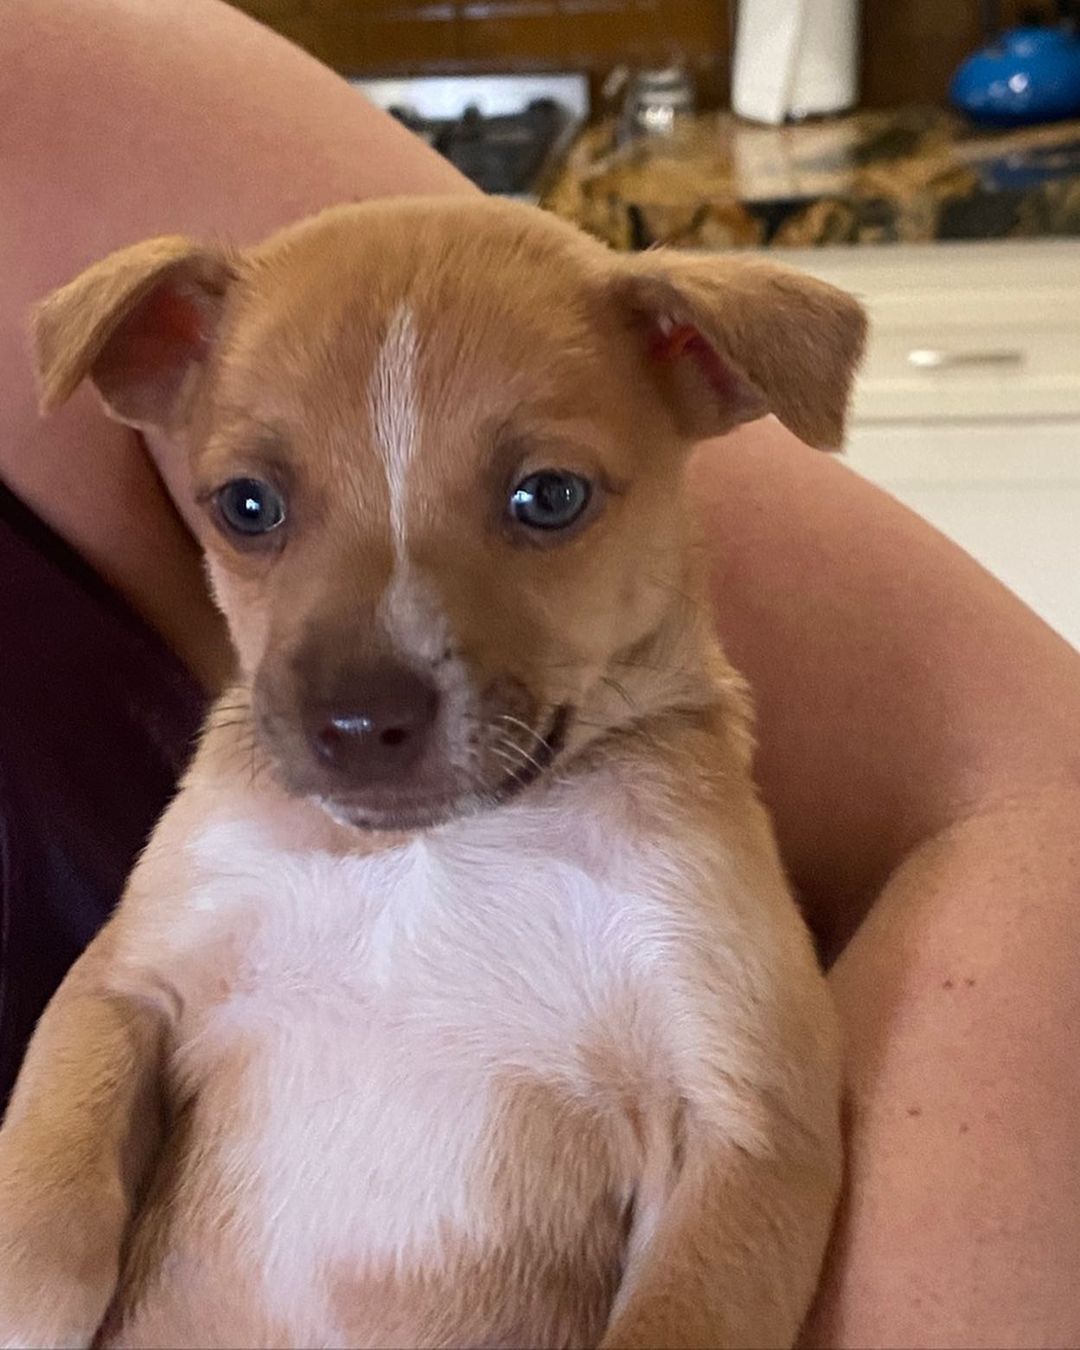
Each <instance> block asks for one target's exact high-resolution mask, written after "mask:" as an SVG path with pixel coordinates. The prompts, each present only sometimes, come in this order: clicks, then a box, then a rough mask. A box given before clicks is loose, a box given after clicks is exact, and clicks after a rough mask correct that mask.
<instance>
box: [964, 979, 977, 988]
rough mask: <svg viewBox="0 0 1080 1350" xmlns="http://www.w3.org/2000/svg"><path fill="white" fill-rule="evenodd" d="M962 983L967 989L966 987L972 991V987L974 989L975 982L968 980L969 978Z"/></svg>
mask: <svg viewBox="0 0 1080 1350" xmlns="http://www.w3.org/2000/svg"><path fill="white" fill-rule="evenodd" d="M964 983H965V984H966V985H967V987H968V988H969V989H974V987H975V981H974V980H972V979H970V978H969V979H966V980H965V981H964Z"/></svg>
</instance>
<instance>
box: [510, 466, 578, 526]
mask: <svg viewBox="0 0 1080 1350" xmlns="http://www.w3.org/2000/svg"><path fill="white" fill-rule="evenodd" d="M591 496H592V484H591V483H590V482H589V480H588V479H587V478H581V477H580V476H579V475H578V474H576V473H568V472H567V471H565V470H563V469H543V470H541V472H539V473H531V474H529V476H528V477H527V478H523V479H522V480H521V482H520V483H519V484H518V485H517V487H516V488H514V490H513V492H512V493H511V494H510V514H511V516H513V518H514V520H516V521H518V522H519V524H521V525H527V526H528V527H529V528H530V529H533V530H565V529H566V527H567V526H568V525H573V523H574V521H575V520H577V519H578V517H579V516H580V515H581V513H582V512H583V511H584V510H585V508H586V507H587V506H588V504H589V499H590V497H591Z"/></svg>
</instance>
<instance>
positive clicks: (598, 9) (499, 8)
mask: <svg viewBox="0 0 1080 1350" xmlns="http://www.w3.org/2000/svg"><path fill="white" fill-rule="evenodd" d="M233 3H236V4H237V6H238V7H239V8H240V9H244V10H246V11H247V12H248V13H249V14H253V15H254V16H255V17H256V18H259V19H262V20H263V22H264V23H267V24H269V25H270V26H271V27H272V28H276V29H278V30H279V31H280V32H282V33H285V34H286V36H288V37H291V38H292V39H293V40H294V41H296V42H298V43H300V45H301V46H302V47H306V48H307V49H308V50H309V51H311V52H314V54H315V55H316V56H318V57H320V59H322V60H323V61H326V62H327V63H328V64H329V65H332V66H334V67H335V68H336V69H338V70H342V71H344V72H345V73H347V74H350V75H361V74H363V75H372V74H421V73H428V74H431V73H436V72H440V71H447V70H455V71H467V70H475V69H483V70H522V69H526V68H529V69H561V70H567V69H582V70H588V71H592V72H593V73H594V74H595V75H597V76H600V75H602V74H603V73H604V72H606V71H608V70H610V69H611V68H612V67H614V66H617V65H620V64H622V63H624V62H627V61H629V62H632V63H655V62H658V61H664V60H666V59H668V58H669V57H670V56H672V55H673V54H680V55H682V56H684V57H686V58H687V59H688V60H689V61H690V62H691V64H692V65H693V66H694V67H695V68H696V70H697V73H698V76H699V79H700V80H701V83H702V87H703V90H704V93H705V94H706V96H707V97H708V98H709V99H710V101H712V102H725V101H726V99H727V91H728V80H729V76H730V71H731V37H732V14H733V12H734V10H735V9H736V7H737V0H233ZM1053 7H1054V0H1002V13H1003V17H1004V20H1005V22H1006V23H1015V22H1016V21H1017V20H1018V19H1019V17H1020V15H1021V14H1022V13H1023V12H1024V11H1025V10H1035V11H1040V12H1042V13H1044V14H1047V15H1049V14H1050V13H1052V11H1053ZM980 16H981V4H980V0H863V54H862V67H863V68H862V101H863V102H864V103H865V104H867V105H868V106H870V107H895V106H896V105H898V104H902V103H940V102H942V101H943V99H944V98H945V93H946V90H947V88H948V83H949V79H950V77H951V75H952V73H953V71H954V70H955V69H956V66H957V64H958V63H959V62H960V60H961V59H962V58H963V57H964V56H965V55H966V54H967V53H968V52H970V51H971V50H972V48H973V47H975V46H976V44H977V43H978V42H979V41H980V38H981V18H980Z"/></svg>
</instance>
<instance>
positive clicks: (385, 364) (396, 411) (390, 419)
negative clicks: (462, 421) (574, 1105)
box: [371, 305, 420, 566]
mask: <svg viewBox="0 0 1080 1350" xmlns="http://www.w3.org/2000/svg"><path fill="white" fill-rule="evenodd" d="M416 354H417V335H416V323H415V320H414V319H413V313H412V310H411V309H409V307H408V306H407V305H401V306H399V308H398V309H397V310H396V311H395V312H394V316H393V318H392V319H391V320H390V326H389V328H388V329H387V330H386V336H385V337H384V338H383V343H382V346H381V347H380V348H379V354H378V356H377V357H376V358H375V369H374V372H373V375H372V382H371V383H372V388H371V407H372V417H373V420H374V424H375V442H376V445H377V446H378V449H379V453H380V454H381V455H382V459H383V464H384V466H385V468H386V483H387V486H388V487H389V489H390V531H391V534H392V536H393V540H394V554H395V557H396V560H397V563H398V565H399V566H401V565H402V564H403V563H404V562H405V534H406V522H405V497H406V485H407V482H408V475H409V464H410V463H411V461H412V457H413V455H414V454H415V453H416V446H417V442H418V441H419V439H420V412H419V407H418V404H417V397H416Z"/></svg>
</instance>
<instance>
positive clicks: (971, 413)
mask: <svg viewBox="0 0 1080 1350" xmlns="http://www.w3.org/2000/svg"><path fill="white" fill-rule="evenodd" d="M775 256H776V257H777V258H778V260H779V261H783V262H785V263H788V264H789V265H792V266H795V267H799V268H802V269H803V270H804V271H807V272H810V273H812V274H814V275H815V276H819V277H821V278H822V279H823V280H825V281H829V282H832V284H833V285H835V286H839V287H841V288H842V289H844V290H847V291H850V292H851V293H852V294H854V295H856V296H858V297H859V299H860V300H861V301H862V303H863V304H864V305H865V306H866V309H867V312H868V314H869V316H870V325H871V327H870V338H869V343H868V347H867V353H866V360H865V362H864V365H863V368H862V371H861V372H860V376H859V380H858V384H857V387H856V394H855V404H854V420H855V423H856V425H859V424H874V423H879V422H915V421H920V422H921V421H956V420H968V419H973V418H988V419H1004V420H1010V419H1015V420H1018V421H1019V420H1024V421H1030V420H1031V419H1032V418H1036V417H1040V418H1046V417H1051V418H1053V417H1074V416H1076V415H1077V414H1080V244H1078V243H1077V242H1075V241H1072V240H1054V241H1042V242H1036V243H1031V242H1023V241H1017V240H1010V241H1008V242H998V243H992V244H931V245H917V246H912V245H895V246H891V247H889V246H883V247H880V248H869V247H866V248H846V249H844V248H831V249H819V250H816V251H814V252H802V251H800V252H797V253H796V252H785V253H783V254H777V255H775Z"/></svg>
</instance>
